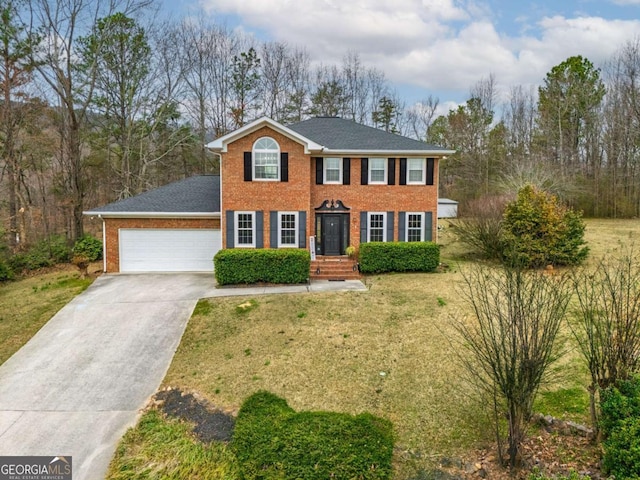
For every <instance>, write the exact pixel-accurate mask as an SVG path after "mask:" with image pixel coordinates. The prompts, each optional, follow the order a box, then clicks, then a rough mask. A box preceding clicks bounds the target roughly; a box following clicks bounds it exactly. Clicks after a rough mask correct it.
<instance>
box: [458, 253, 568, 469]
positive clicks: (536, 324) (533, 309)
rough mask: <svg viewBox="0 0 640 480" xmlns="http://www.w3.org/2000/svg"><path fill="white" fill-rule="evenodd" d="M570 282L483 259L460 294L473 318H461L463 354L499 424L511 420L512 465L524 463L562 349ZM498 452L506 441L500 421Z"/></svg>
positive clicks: (468, 273) (466, 276) (469, 272)
mask: <svg viewBox="0 0 640 480" xmlns="http://www.w3.org/2000/svg"><path fill="white" fill-rule="evenodd" d="M570 293H571V289H570V284H569V282H568V281H566V279H565V278H564V277H550V276H545V275H544V274H543V273H541V272H536V271H524V270H522V269H518V268H516V269H512V268H506V267H503V268H500V269H494V268H488V267H487V266H485V265H478V266H476V267H474V268H471V269H470V270H467V271H465V272H464V286H463V289H461V291H460V294H461V295H462V297H463V298H464V299H465V300H466V301H467V303H468V304H469V305H470V306H471V309H472V311H473V318H472V319H469V318H457V319H456V321H455V328H456V329H457V331H458V333H459V334H460V337H461V339H462V346H463V347H464V348H463V350H462V351H463V352H464V353H463V354H462V356H461V360H462V362H463V364H464V366H465V367H466V369H467V371H468V372H469V373H470V375H471V376H472V378H474V379H476V380H477V382H478V386H479V387H480V388H481V389H483V390H484V391H485V392H486V393H487V394H489V395H490V397H491V398H493V400H494V402H493V403H494V405H493V408H494V415H495V417H494V418H495V421H496V425H497V422H498V421H499V419H500V418H502V417H503V415H504V416H505V417H506V419H507V422H508V432H509V435H508V448H507V452H508V455H509V465H510V466H511V467H512V468H514V467H517V466H518V465H519V464H520V461H521V452H520V446H521V444H522V441H523V440H524V438H525V435H526V425H527V422H528V421H529V419H530V417H531V413H532V407H533V401H534V399H535V396H536V393H537V392H538V389H539V387H540V385H541V383H542V381H543V380H544V378H545V374H546V373H547V370H548V368H549V366H550V365H552V364H553V363H554V362H555V361H556V360H557V359H558V358H559V356H560V355H561V351H560V350H559V347H558V342H556V339H557V337H558V333H559V331H560V326H561V324H562V320H563V318H564V315H565V312H566V310H567V305H568V302H569V298H570ZM496 439H497V440H498V450H499V451H498V454H499V456H500V459H501V460H503V452H502V441H501V437H500V434H499V429H498V428H497V427H496Z"/></svg>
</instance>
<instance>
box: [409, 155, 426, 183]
mask: <svg viewBox="0 0 640 480" xmlns="http://www.w3.org/2000/svg"><path fill="white" fill-rule="evenodd" d="M412 160H413V161H415V160H420V161H421V162H422V180H420V181H419V182H416V181H413V182H412V181H411V180H409V178H410V177H411V169H410V168H409V164H410V163H411V161H412ZM426 183H427V159H426V158H409V159H407V185H425V184H426Z"/></svg>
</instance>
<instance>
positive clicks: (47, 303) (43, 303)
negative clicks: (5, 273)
mask: <svg viewBox="0 0 640 480" xmlns="http://www.w3.org/2000/svg"><path fill="white" fill-rule="evenodd" d="M92 281H93V279H92V278H91V277H87V278H86V279H80V278H79V274H78V269H77V268H76V267H74V266H73V265H59V266H57V267H52V268H50V269H48V270H46V271H45V272H44V273H41V274H31V275H30V276H27V277H25V278H23V279H20V280H17V281H14V282H4V283H0V364H2V363H4V362H5V361H6V360H7V359H8V358H9V357H10V356H11V355H13V354H14V353H15V352H16V351H17V350H19V349H20V347H22V345H24V344H25V343H27V342H28V341H29V339H30V338H31V337H33V336H34V335H35V334H36V332H37V331H38V330H40V328H42V326H43V325H44V324H45V323H47V322H48V321H49V319H50V318H51V317H52V316H53V315H54V314H55V313H56V312H57V311H58V310H60V309H61V308H62V307H64V306H65V305H66V304H67V303H69V301H71V299H73V297H75V296H76V295H78V294H79V293H81V292H82V291H84V290H85V289H86V288H87V287H88V286H89V285H91V282H92Z"/></svg>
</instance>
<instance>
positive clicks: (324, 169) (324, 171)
mask: <svg viewBox="0 0 640 480" xmlns="http://www.w3.org/2000/svg"><path fill="white" fill-rule="evenodd" d="M329 158H331V159H335V160H338V171H339V174H338V180H337V181H329V180H327V170H328V169H327V160H328V159H329ZM342 170H343V165H342V158H338V157H325V159H324V161H323V162H322V183H324V184H326V185H342Z"/></svg>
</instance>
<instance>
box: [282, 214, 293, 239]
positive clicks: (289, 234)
mask: <svg viewBox="0 0 640 480" xmlns="http://www.w3.org/2000/svg"><path fill="white" fill-rule="evenodd" d="M280 245H296V215H295V214H294V213H283V214H281V215H280Z"/></svg>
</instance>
